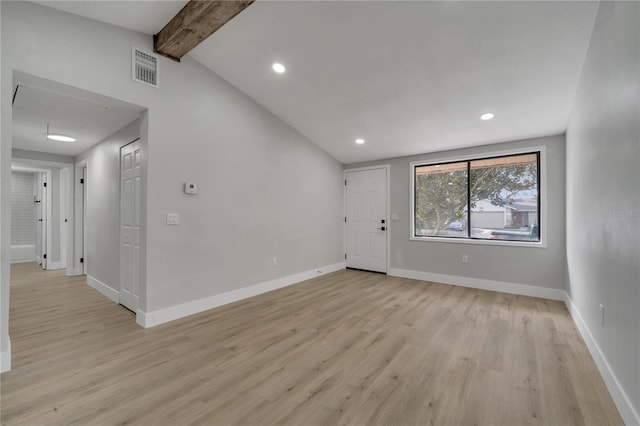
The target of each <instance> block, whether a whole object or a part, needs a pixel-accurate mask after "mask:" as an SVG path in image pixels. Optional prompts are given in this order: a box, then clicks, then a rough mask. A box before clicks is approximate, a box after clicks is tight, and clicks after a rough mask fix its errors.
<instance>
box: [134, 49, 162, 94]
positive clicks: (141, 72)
mask: <svg viewBox="0 0 640 426" xmlns="http://www.w3.org/2000/svg"><path fill="white" fill-rule="evenodd" d="M131 78H132V79H133V81H137V82H139V83H143V84H147V85H149V86H153V87H158V57H157V56H156V55H154V54H152V53H148V52H145V51H144V50H141V49H138V48H137V47H134V48H133V52H132V55H131Z"/></svg>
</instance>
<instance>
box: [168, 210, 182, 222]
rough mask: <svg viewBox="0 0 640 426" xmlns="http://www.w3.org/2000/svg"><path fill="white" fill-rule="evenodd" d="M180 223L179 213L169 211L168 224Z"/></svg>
mask: <svg viewBox="0 0 640 426" xmlns="http://www.w3.org/2000/svg"><path fill="white" fill-rule="evenodd" d="M179 223H180V216H178V213H167V225H177V224H179Z"/></svg>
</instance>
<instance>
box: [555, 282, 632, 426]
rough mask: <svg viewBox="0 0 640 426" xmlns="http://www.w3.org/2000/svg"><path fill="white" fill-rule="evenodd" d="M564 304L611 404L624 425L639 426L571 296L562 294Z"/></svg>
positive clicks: (626, 397) (629, 403)
mask: <svg viewBox="0 0 640 426" xmlns="http://www.w3.org/2000/svg"><path fill="white" fill-rule="evenodd" d="M564 304H565V305H566V306H567V310H568V311H569V313H570V314H571V318H573V321H574V322H575V324H576V326H577V327H578V330H579V331H580V334H581V335H582V339H583V340H584V342H585V344H586V345H587V349H589V353H590V354H591V357H592V358H593V360H594V362H595V363H596V367H598V371H599V372H600V375H601V376H602V379H603V380H604V383H605V385H606V386H607V389H608V390H609V393H610V394H611V398H613V402H614V403H615V404H616V407H617V408H618V411H619V412H620V415H621V416H622V419H623V420H624V423H625V424H626V425H640V413H638V412H636V410H635V409H634V408H633V404H632V401H631V399H630V398H629V396H628V395H627V394H626V393H625V391H624V390H623V388H622V386H621V384H620V382H619V381H618V378H617V377H616V375H615V374H614V372H613V369H612V368H611V365H609V362H607V358H606V357H605V355H604V353H603V352H602V349H600V346H599V345H598V343H597V342H596V339H595V338H594V337H593V334H592V333H591V330H590V329H589V326H588V325H587V322H586V321H585V320H584V318H583V317H582V314H581V313H580V310H579V309H578V307H577V306H576V305H575V304H574V303H573V300H571V296H569V293H567V292H564Z"/></svg>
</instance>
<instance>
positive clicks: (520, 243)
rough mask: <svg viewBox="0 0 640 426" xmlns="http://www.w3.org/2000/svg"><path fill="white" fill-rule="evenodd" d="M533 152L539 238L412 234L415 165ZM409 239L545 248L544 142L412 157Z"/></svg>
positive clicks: (545, 155)
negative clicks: (535, 155) (536, 163)
mask: <svg viewBox="0 0 640 426" xmlns="http://www.w3.org/2000/svg"><path fill="white" fill-rule="evenodd" d="M532 152H539V153H540V164H539V168H540V170H539V171H538V173H539V176H540V181H539V182H538V184H539V187H538V196H539V198H538V199H539V205H538V208H539V210H540V212H539V213H540V223H539V229H540V241H507V240H480V239H471V238H447V237H431V236H420V237H418V236H416V235H415V229H416V228H415V220H416V218H415V205H414V203H415V167H416V166H429V165H435V164H442V163H451V162H456V161H472V160H479V159H483V158H490V157H502V156H508V155H519V154H530V153H532ZM409 216H410V218H409V240H411V241H421V242H429V243H451V244H478V245H488V246H512V247H533V248H547V229H548V228H549V225H548V220H547V150H546V147H545V146H531V147H526V148H518V149H510V150H504V151H488V152H482V153H478V154H470V155H467V156H457V157H439V158H434V159H430V160H423V161H413V162H411V163H409Z"/></svg>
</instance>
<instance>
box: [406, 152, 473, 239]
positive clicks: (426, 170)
mask: <svg viewBox="0 0 640 426" xmlns="http://www.w3.org/2000/svg"><path fill="white" fill-rule="evenodd" d="M414 179H415V212H414V213H415V230H414V233H415V236H417V237H424V236H429V237H454V238H467V237H468V230H467V223H468V222H467V211H466V205H467V162H466V161H464V162H459V163H447V164H438V165H432V166H418V167H416V168H415V175H414Z"/></svg>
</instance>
